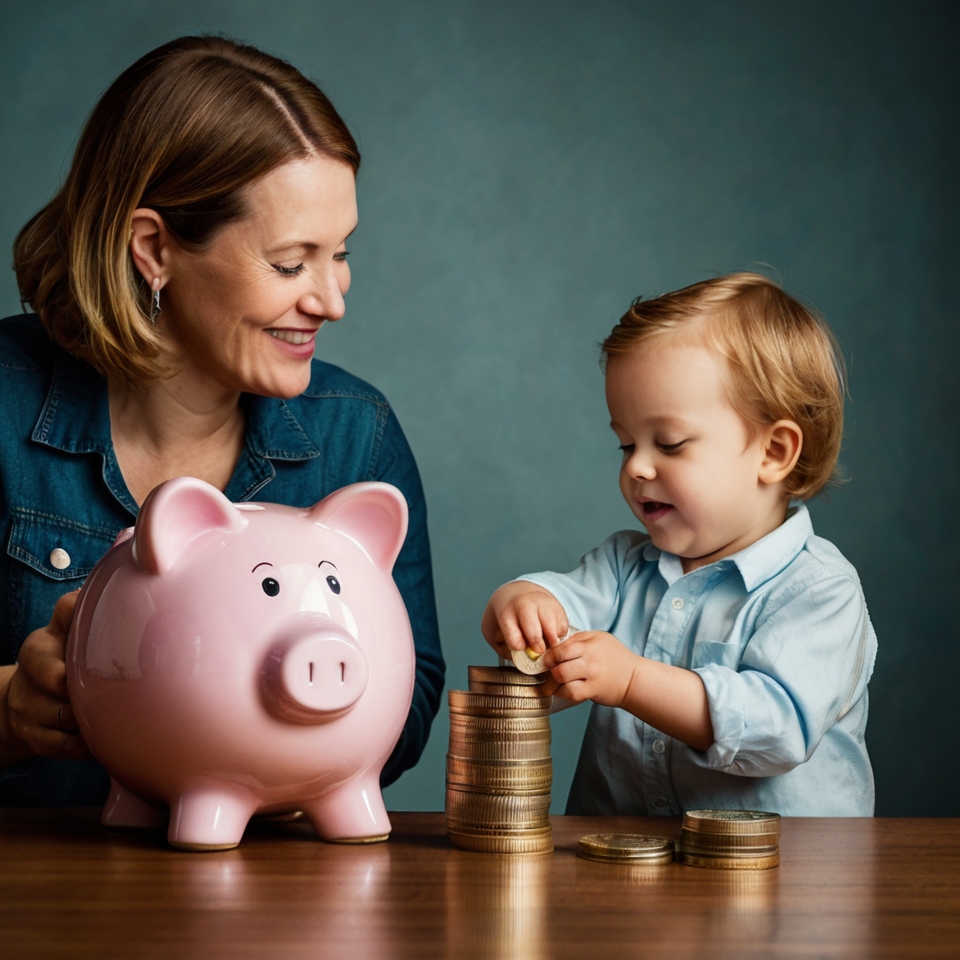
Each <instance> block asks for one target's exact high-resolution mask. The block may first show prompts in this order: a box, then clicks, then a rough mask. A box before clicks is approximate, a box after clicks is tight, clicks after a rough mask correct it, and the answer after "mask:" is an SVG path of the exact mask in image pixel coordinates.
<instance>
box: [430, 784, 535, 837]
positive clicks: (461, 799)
mask: <svg viewBox="0 0 960 960" xmlns="http://www.w3.org/2000/svg"><path fill="white" fill-rule="evenodd" d="M445 810H446V814H447V823H448V824H450V823H459V824H462V825H463V826H470V825H475V826H485V827H501V828H503V829H513V830H519V829H527V828H529V827H536V826H541V825H543V826H545V825H546V824H547V823H549V821H548V820H547V817H548V815H549V812H550V794H549V793H542V794H531V795H529V796H517V795H497V794H483V793H476V792H472V791H469V790H468V789H465V788H463V787H453V786H448V787H447V790H446V803H445Z"/></svg>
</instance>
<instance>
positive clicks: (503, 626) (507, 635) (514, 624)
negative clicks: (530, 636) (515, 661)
mask: <svg viewBox="0 0 960 960" xmlns="http://www.w3.org/2000/svg"><path fill="white" fill-rule="evenodd" d="M497 619H498V622H499V624H500V633H501V634H502V635H503V640H504V643H506V645H507V647H508V648H509V649H511V650H523V649H524V647H526V645H527V641H526V638H525V636H524V632H523V627H522V625H521V624H520V620H519V617H518V615H517V612H516V611H515V610H514V609H512V608H508V609H507V610H504V611H503V612H502V613H501V614H500V616H499V617H498V618H497Z"/></svg>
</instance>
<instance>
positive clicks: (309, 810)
mask: <svg viewBox="0 0 960 960" xmlns="http://www.w3.org/2000/svg"><path fill="white" fill-rule="evenodd" d="M301 806H302V807H303V812H304V813H306V815H307V817H309V819H310V822H311V823H312V824H313V829H314V830H316V831H317V833H318V834H319V836H320V839H321V840H327V841H329V842H331V843H377V842H378V841H380V840H386V839H387V837H388V836H390V829H391V828H390V819H389V817H387V808H386V807H385V806H384V805H383V795H382V794H381V793H380V781H379V778H378V777H377V776H372V777H368V778H366V779H357V780H351V781H349V782H348V783H344V784H342V785H341V786H339V787H337V788H336V789H335V790H331V791H330V793H327V794H324V795H323V796H322V797H318V798H317V799H316V800H310V801H308V802H307V803H303V804H301Z"/></svg>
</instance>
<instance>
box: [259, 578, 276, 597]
mask: <svg viewBox="0 0 960 960" xmlns="http://www.w3.org/2000/svg"><path fill="white" fill-rule="evenodd" d="M260 586H261V587H263V592H264V593H265V594H266V595H267V596H268V597H275V596H276V595H277V594H278V593H279V592H280V584H279V583H277V581H276V580H274V579H273V577H267V578H266V579H265V580H264V581H263V583H261V584H260Z"/></svg>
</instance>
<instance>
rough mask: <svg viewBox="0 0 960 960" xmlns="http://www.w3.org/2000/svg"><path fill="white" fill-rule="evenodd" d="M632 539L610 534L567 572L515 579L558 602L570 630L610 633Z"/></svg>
mask: <svg viewBox="0 0 960 960" xmlns="http://www.w3.org/2000/svg"><path fill="white" fill-rule="evenodd" d="M631 536H632V534H631V532H630V531H621V532H620V533H615V534H613V536H611V537H608V538H607V539H606V540H604V542H603V543H601V544H600V546H599V547H597V548H596V549H594V550H591V551H590V552H589V553H587V554H585V555H584V556H583V557H582V558H581V560H580V563H579V564H578V565H577V567H576V569H574V570H571V571H570V572H569V573H553V572H551V571H545V572H543V573H531V574H525V575H524V576H522V577H518V578H517V579H518V580H529V581H530V582H531V583H535V584H537V585H538V586H541V587H543V588H544V589H545V590H549V591H550V592H551V593H552V594H553V595H554V596H555V597H556V598H557V599H558V600H559V601H560V604H561V606H562V607H563V609H564V611H565V612H566V614H567V620H568V621H569V622H570V628H571V630H609V629H610V628H611V626H613V623H614V621H615V620H616V618H617V613H618V610H619V606H620V577H621V570H622V568H623V564H624V556H625V554H626V552H627V551H628V550H629V549H631V548H633V547H634V546H635V545H634V544H633V543H632V542H631ZM633 536H636V535H633Z"/></svg>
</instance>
